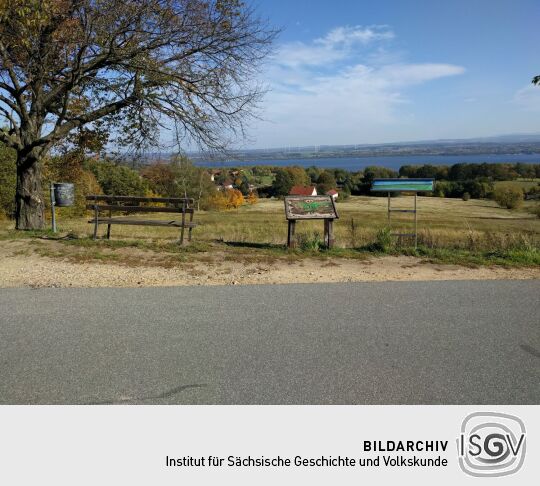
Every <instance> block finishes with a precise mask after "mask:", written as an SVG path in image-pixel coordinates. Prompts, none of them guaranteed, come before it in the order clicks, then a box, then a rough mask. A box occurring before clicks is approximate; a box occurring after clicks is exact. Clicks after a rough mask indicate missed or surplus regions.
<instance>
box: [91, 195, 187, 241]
mask: <svg viewBox="0 0 540 486" xmlns="http://www.w3.org/2000/svg"><path fill="white" fill-rule="evenodd" d="M150 203H155V204H153V205H149V204H150ZM193 203H194V200H193V199H192V198H179V197H142V196H114V195H102V194H99V195H98V194H95V195H90V196H86V209H88V210H90V211H93V212H94V217H93V218H92V219H91V220H89V221H88V222H89V223H92V224H93V225H94V236H93V238H94V240H95V239H96V238H97V232H98V226H99V225H100V224H106V225H107V239H109V238H110V237H111V225H114V224H125V225H133V226H161V227H169V228H180V240H179V243H180V244H183V243H184V230H185V229H187V230H188V241H191V232H192V230H193V228H195V227H196V226H197V223H194V222H193V215H194V213H195V208H194V207H193ZM115 211H117V212H122V213H124V215H127V217H126V216H113V214H112V213H113V212H115ZM102 212H107V213H108V215H106V216H105V215H104V216H102V215H101V214H100V213H102ZM140 213H154V214H155V213H173V214H174V215H175V216H174V217H175V218H179V219H139V218H137V217H134V216H136V214H140Z"/></svg>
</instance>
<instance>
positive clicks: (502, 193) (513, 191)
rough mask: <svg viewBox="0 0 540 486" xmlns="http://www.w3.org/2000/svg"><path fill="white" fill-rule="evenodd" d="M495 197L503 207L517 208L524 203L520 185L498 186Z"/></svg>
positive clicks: (494, 193) (494, 192)
mask: <svg viewBox="0 0 540 486" xmlns="http://www.w3.org/2000/svg"><path fill="white" fill-rule="evenodd" d="M493 199H494V201H495V202H496V203H497V204H498V205H499V206H501V207H503V208H508V209H516V208H519V207H520V206H521V205H522V204H523V191H522V190H521V189H520V188H519V187H497V188H496V189H495V190H494V191H493Z"/></svg>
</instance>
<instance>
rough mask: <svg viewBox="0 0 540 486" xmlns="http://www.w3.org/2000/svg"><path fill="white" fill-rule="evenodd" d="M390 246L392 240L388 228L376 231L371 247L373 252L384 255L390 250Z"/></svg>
mask: <svg viewBox="0 0 540 486" xmlns="http://www.w3.org/2000/svg"><path fill="white" fill-rule="evenodd" d="M392 245H393V239H392V234H391V232H390V228H388V227H385V228H381V229H380V230H379V231H377V235H376V236H375V244H374V245H373V246H374V249H375V250H377V251H382V252H383V253H386V252H388V251H389V250H390V249H391V248H392Z"/></svg>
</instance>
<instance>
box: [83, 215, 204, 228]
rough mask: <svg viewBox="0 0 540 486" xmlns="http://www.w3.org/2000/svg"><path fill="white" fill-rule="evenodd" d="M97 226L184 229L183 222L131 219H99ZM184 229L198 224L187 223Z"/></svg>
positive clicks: (90, 221)
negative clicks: (114, 225)
mask: <svg viewBox="0 0 540 486" xmlns="http://www.w3.org/2000/svg"><path fill="white" fill-rule="evenodd" d="M88 222H89V223H94V224H95V223H96V220H95V219H91V220H89V221H88ZM97 224H130V225H139V226H174V227H176V228H181V227H182V221H176V220H173V221H169V220H159V219H148V220H143V219H130V218H120V217H118V218H98V220H97ZM183 226H184V228H195V227H196V226H197V223H193V222H189V221H186V222H185V223H184V224H183Z"/></svg>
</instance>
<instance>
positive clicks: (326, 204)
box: [285, 196, 339, 220]
mask: <svg viewBox="0 0 540 486" xmlns="http://www.w3.org/2000/svg"><path fill="white" fill-rule="evenodd" d="M285 216H286V218H287V219H289V220H296V219H337V218H338V217H339V216H338V214H337V211H336V205H335V203H334V200H333V199H332V196H286V197H285Z"/></svg>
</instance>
